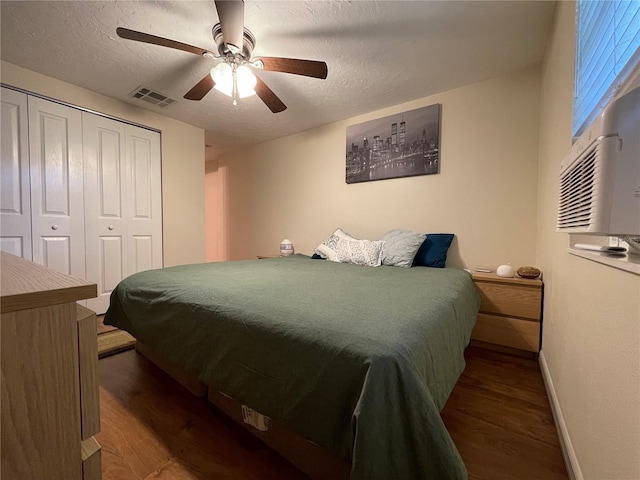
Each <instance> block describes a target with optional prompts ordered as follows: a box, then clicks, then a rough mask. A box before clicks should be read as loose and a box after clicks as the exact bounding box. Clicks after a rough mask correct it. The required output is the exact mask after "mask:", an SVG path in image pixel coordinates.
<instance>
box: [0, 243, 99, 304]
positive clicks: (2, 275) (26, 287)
mask: <svg viewBox="0 0 640 480" xmlns="http://www.w3.org/2000/svg"><path fill="white" fill-rule="evenodd" d="M0 255H1V256H0V312H3V313H7V312H14V311H17V310H26V309H28V308H37V307H43V306H46V305H57V304H61V303H70V302H76V301H78V300H84V299H86V298H93V297H96V296H97V294H98V290H97V287H96V285H95V284H94V283H90V282H88V281H86V280H82V279H79V278H74V277H70V276H69V275H65V274H63V273H59V272H56V271H55V270H51V269H49V268H46V267H43V266H41V265H37V264H35V263H33V262H30V261H28V260H24V259H22V258H19V257H16V256H15V255H11V254H9V253H5V252H0Z"/></svg>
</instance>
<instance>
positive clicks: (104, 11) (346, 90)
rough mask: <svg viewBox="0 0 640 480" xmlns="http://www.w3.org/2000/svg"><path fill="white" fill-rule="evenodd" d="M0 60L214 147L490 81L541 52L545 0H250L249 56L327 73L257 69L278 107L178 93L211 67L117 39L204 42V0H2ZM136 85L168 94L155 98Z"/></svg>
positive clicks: (548, 14) (211, 8)
mask: <svg viewBox="0 0 640 480" xmlns="http://www.w3.org/2000/svg"><path fill="white" fill-rule="evenodd" d="M0 5H1V12H0V15H1V16H0V20H1V22H2V25H1V27H2V28H1V56H2V60H5V61H7V62H10V63H13V64H16V65H19V66H21V67H24V68H27V69H30V70H34V71H37V72H40V73H43V74H45V75H49V76H52V77H55V78H58V79H60V80H64V81H67V82H70V83H72V84H75V85H79V86H81V87H85V88H88V89H90V90H93V91H96V92H99V93H101V94H104V95H107V96H109V97H112V98H116V99H119V100H122V101H124V102H128V103H131V104H133V105H138V106H140V107H142V108H147V109H149V110H154V111H157V112H159V113H161V114H163V115H167V116H170V117H173V118H176V119H178V120H182V121H184V122H187V123H190V124H192V125H197V126H199V127H202V128H204V129H205V130H206V131H207V135H206V138H207V143H212V144H214V148H215V150H216V151H217V152H221V151H224V150H227V149H230V148H234V147H236V146H239V145H248V144H255V143H259V142H263V141H266V140H270V139H274V138H278V137H282V136H285V135H289V134H293V133H296V132H300V131H303V130H307V129H309V128H313V127H316V126H319V125H324V124H327V123H331V122H335V121H339V120H343V119H345V118H349V117H352V116H355V115H359V114H362V113H366V112H370V111H374V110H377V109H380V108H384V107H387V106H391V105H396V104H399V103H402V102H406V101H409V100H413V99H416V98H421V97H425V96H427V95H431V94H434V93H438V92H442V91H445V90H450V89H452V88H456V87H460V86H463V85H468V84H471V83H475V82H478V81H481V80H484V79H487V78H491V77H494V76H498V75H501V74H504V73H507V72H509V71H513V70H516V69H519V68H523V67H525V66H527V65H531V64H534V63H536V62H539V61H541V60H542V57H543V54H544V48H545V44H546V37H547V33H548V31H549V28H550V25H551V22H552V17H553V11H554V8H555V2H550V1H539V2H527V1H495V2H488V1H464V2H463V1H451V0H449V1H418V2H413V1H286V2H282V1H256V2H252V1H247V2H246V3H245V6H246V7H245V26H246V27H247V28H248V29H249V30H251V32H253V34H254V35H255V37H256V39H257V44H256V47H255V49H254V52H253V55H254V56H279V57H289V58H303V59H313V60H324V61H325V62H326V63H327V65H328V68H329V75H328V78H327V79H326V80H318V79H314V78H307V77H300V76H296V75H288V74H283V73H275V72H260V77H261V78H262V79H263V80H264V81H265V83H267V85H269V87H270V88H271V89H272V90H273V91H274V92H275V93H276V94H277V95H278V96H279V97H280V98H281V99H282V101H283V102H284V103H285V104H286V105H287V106H288V109H287V110H285V111H284V112H282V113H279V114H273V113H271V112H270V111H269V109H268V108H267V107H266V106H265V105H264V104H263V103H262V102H261V101H260V99H259V98H258V97H255V96H254V97H250V98H246V99H242V100H240V101H239V104H238V106H236V107H234V106H232V105H231V101H230V99H229V97H226V96H224V95H222V94H221V93H219V92H217V91H215V90H212V91H211V92H210V93H209V94H208V95H207V96H206V97H205V98H204V99H203V100H202V101H200V102H193V101H189V100H184V99H183V98H182V96H183V95H184V94H185V93H186V92H187V91H189V89H190V88H191V87H192V86H193V85H195V83H197V82H198V81H199V80H200V79H201V78H202V77H204V76H205V75H206V73H207V71H208V70H209V69H210V68H211V67H212V66H213V65H214V64H215V62H214V61H213V60H209V59H206V58H202V57H198V56H195V55H191V54H188V53H184V52H181V51H177V50H172V49H169V48H164V47H159V46H155V45H147V44H143V43H138V42H132V41H128V40H124V39H121V38H119V37H118V36H117V35H116V33H115V31H116V27H126V28H129V29H132V30H139V31H142V32H145V33H150V34H153V35H158V36H164V37H167V38H170V39H173V40H178V41H181V42H184V43H188V44H191V45H195V46H198V47H202V48H205V49H209V50H213V51H215V45H214V42H213V40H212V37H211V28H212V26H213V25H214V24H215V23H217V22H218V17H217V13H216V9H215V5H214V3H213V1H211V2H209V1H199V2H191V1H148V2H139V1H107V2H101V1H82V2H78V1H57V2H54V1H51V2H38V1H16V2H13V1H6V0H3V1H2V2H0ZM139 85H143V86H145V87H150V88H152V89H154V90H157V91H159V92H162V93H164V94H165V95H168V96H170V97H172V98H176V99H178V100H179V101H178V102H176V103H174V104H173V105H170V106H168V107H165V108H162V109H161V108H159V107H153V106H151V105H149V104H147V103H144V102H142V101H140V100H136V99H132V98H130V97H129V96H128V94H129V93H130V92H131V91H133V90H134V89H135V88H136V87H138V86H139Z"/></svg>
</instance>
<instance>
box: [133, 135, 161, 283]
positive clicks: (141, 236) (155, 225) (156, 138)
mask: <svg viewBox="0 0 640 480" xmlns="http://www.w3.org/2000/svg"><path fill="white" fill-rule="evenodd" d="M126 135H127V159H128V166H129V180H130V185H131V187H130V195H131V197H130V199H131V202H130V205H131V209H130V211H129V216H128V219H127V220H128V221H127V224H128V240H129V241H128V243H127V245H128V251H129V259H130V261H129V268H130V270H129V272H128V274H132V273H136V272H140V271H143V270H149V269H152V268H161V267H162V192H161V187H162V184H161V171H160V167H161V165H160V162H161V159H160V134H159V133H157V132H152V131H149V130H145V129H143V128H138V127H133V126H130V125H127V126H126Z"/></svg>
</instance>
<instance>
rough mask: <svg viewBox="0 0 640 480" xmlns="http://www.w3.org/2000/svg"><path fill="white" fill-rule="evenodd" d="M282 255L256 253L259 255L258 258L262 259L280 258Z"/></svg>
mask: <svg viewBox="0 0 640 480" xmlns="http://www.w3.org/2000/svg"><path fill="white" fill-rule="evenodd" d="M281 256H282V255H277V254H273V255H256V257H258V260H262V259H264V258H278V257H281Z"/></svg>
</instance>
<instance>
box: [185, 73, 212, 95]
mask: <svg viewBox="0 0 640 480" xmlns="http://www.w3.org/2000/svg"><path fill="white" fill-rule="evenodd" d="M215 84H216V82H214V81H213V78H211V75H208V74H207V76H206V77H204V78H203V79H202V80H200V81H199V82H198V83H196V85H195V87H193V88H192V89H191V90H189V91H188V92H187V93H186V94H185V96H184V98H186V99H187V100H202V99H203V98H204V96H205V95H206V94H207V93H209V92H210V91H211V89H212V88H213V87H214V85H215Z"/></svg>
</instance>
